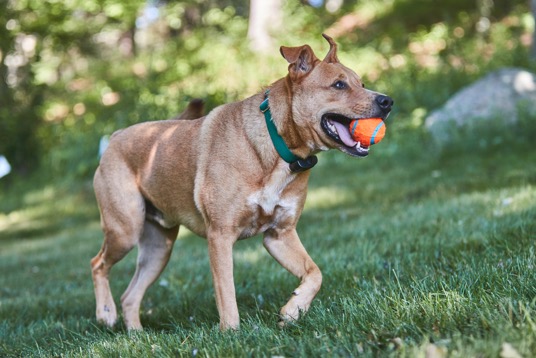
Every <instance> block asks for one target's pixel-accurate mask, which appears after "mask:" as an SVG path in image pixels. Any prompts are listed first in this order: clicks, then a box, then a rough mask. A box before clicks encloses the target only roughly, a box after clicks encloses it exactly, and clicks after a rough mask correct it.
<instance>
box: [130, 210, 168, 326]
mask: <svg viewBox="0 0 536 358" xmlns="http://www.w3.org/2000/svg"><path fill="white" fill-rule="evenodd" d="M178 231H179V227H178V226H176V227H174V228H171V229H166V228H163V227H162V226H160V225H158V224H156V223H153V222H151V221H148V220H146V221H145V226H144V230H143V235H142V237H141V240H140V242H139V244H138V250H139V251H138V262H137V266H136V273H135V274H134V277H132V281H130V284H129V285H128V288H127V289H126V291H125V293H124V294H123V296H122V297H121V304H122V307H123V316H124V320H125V325H126V326H127V329H141V328H142V326H141V323H140V304H141V301H142V299H143V295H144V294H145V291H146V290H147V288H148V287H149V286H150V285H151V284H152V283H153V282H154V281H155V280H156V279H157V278H158V276H160V273H162V271H163V270H164V268H165V267H166V265H167V263H168V261H169V257H170V256H171V249H172V248H173V243H174V242H175V239H176V238H177V233H178Z"/></svg>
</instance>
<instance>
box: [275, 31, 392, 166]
mask: <svg viewBox="0 0 536 358" xmlns="http://www.w3.org/2000/svg"><path fill="white" fill-rule="evenodd" d="M322 36H324V38H325V39H326V40H327V41H328V42H329V45H330V49H329V52H328V54H327V55H326V57H325V58H324V60H322V61H320V60H319V59H318V58H317V57H316V56H315V54H314V52H313V50H312V49H311V47H309V45H304V46H299V47H285V46H282V47H281V54H282V55H283V57H284V58H285V59H286V60H287V61H288V62H289V63H290V65H289V66H288V71H289V73H288V76H287V83H288V84H289V87H290V90H291V92H292V114H293V119H294V122H295V124H296V125H297V126H299V127H300V128H301V131H300V132H301V134H302V136H303V139H304V140H305V141H306V142H307V143H306V144H307V146H308V147H309V148H314V149H315V150H326V149H331V148H337V149H339V150H340V151H342V152H344V153H347V154H349V155H353V156H361V157H363V156H366V155H367V154H368V147H365V146H362V145H360V143H357V142H355V141H354V140H353V139H352V136H351V135H350V131H349V124H350V122H351V121H352V120H353V119H361V118H373V117H374V118H381V119H383V120H384V119H385V118H387V116H388V115H389V112H390V111H391V107H392V105H393V100H392V99H391V98H390V97H388V96H386V95H383V94H381V93H377V92H373V91H370V90H368V89H365V86H364V84H363V82H362V81H361V78H360V77H359V76H358V75H357V74H356V73H355V72H354V71H352V70H351V69H349V68H348V67H346V66H344V65H343V64H342V63H340V62H339V59H338V58H337V45H336V44H335V42H334V41H333V39H332V38H331V37H329V36H327V35H324V34H323V35H322ZM304 131H305V132H304Z"/></svg>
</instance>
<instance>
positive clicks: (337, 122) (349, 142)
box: [321, 113, 369, 157]
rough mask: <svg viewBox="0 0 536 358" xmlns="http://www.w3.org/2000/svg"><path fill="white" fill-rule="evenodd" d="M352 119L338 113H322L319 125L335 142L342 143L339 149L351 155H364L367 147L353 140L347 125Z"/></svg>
mask: <svg viewBox="0 0 536 358" xmlns="http://www.w3.org/2000/svg"><path fill="white" fill-rule="evenodd" d="M350 122H352V119H350V118H348V117H345V116H341V115H338V114H329V113H328V114H324V115H323V116H322V120H321V125H322V129H323V130H324V132H325V133H326V134H327V135H328V136H329V137H330V138H332V139H333V140H334V141H335V142H337V143H339V144H342V146H341V147H339V149H340V150H341V151H342V152H344V153H346V154H348V155H352V156H356V157H366V156H367V155H368V152H369V147H368V146H365V145H363V144H361V143H360V142H359V141H356V140H354V138H352V135H351V133H350V129H349V125H350Z"/></svg>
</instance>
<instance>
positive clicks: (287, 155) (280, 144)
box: [259, 90, 318, 172]
mask: <svg viewBox="0 0 536 358" xmlns="http://www.w3.org/2000/svg"><path fill="white" fill-rule="evenodd" d="M269 93H270V90H267V91H266V92H265V94H264V101H262V103H261V105H260V106H259V108H260V110H261V112H262V113H264V119H265V120H266V126H267V127H268V133H270V138H271V139H272V143H273V144H274V147H275V150H276V151H277V153H278V154H279V156H280V157H281V158H283V160H284V161H285V162H287V163H289V167H290V170H291V171H292V172H302V171H305V170H308V169H311V168H312V167H314V166H315V165H316V163H317V162H318V159H317V158H316V156H315V155H312V156H310V157H307V158H305V159H301V158H300V157H298V156H297V155H295V154H294V153H292V152H291V151H290V149H289V148H288V146H287V144H286V143H285V141H284V140H283V137H281V135H279V133H277V128H276V127H275V124H274V121H273V119H272V113H271V112H270V104H269V103H268V94H269Z"/></svg>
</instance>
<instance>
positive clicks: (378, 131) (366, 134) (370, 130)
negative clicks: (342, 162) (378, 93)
mask: <svg viewBox="0 0 536 358" xmlns="http://www.w3.org/2000/svg"><path fill="white" fill-rule="evenodd" d="M349 129H350V134H351V135H352V138H354V140H355V141H356V142H360V143H361V145H362V146H365V147H369V146H371V145H373V144H377V143H379V142H380V141H381V140H382V139H383V136H385V123H384V122H383V120H382V119H381V118H360V119H354V120H353V121H351V122H350V128H349Z"/></svg>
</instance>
